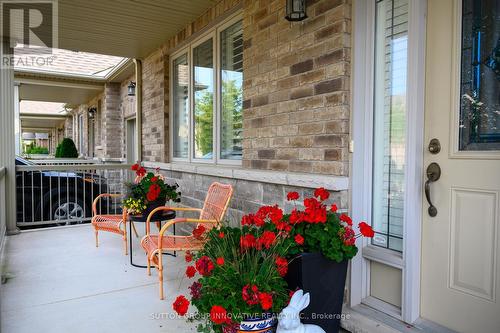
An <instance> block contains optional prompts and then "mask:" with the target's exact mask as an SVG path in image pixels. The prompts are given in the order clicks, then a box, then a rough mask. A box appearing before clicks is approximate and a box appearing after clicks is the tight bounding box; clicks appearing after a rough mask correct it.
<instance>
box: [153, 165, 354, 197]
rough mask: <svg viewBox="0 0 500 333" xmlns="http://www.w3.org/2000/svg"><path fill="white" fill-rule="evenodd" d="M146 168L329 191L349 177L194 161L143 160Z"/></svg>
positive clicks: (341, 186)
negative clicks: (245, 167) (161, 161)
mask: <svg viewBox="0 0 500 333" xmlns="http://www.w3.org/2000/svg"><path fill="white" fill-rule="evenodd" d="M143 164H144V166H146V167H148V168H157V167H158V168H160V169H161V170H166V171H179V172H186V173H194V174H200V175H206V176H214V177H222V178H231V179H242V180H250V181H255V182H260V183H270V184H280V185H289V186H297V187H305V188H316V187H324V188H325V189H327V190H330V191H345V190H347V189H348V186H349V177H344V176H327V175H320V174H311V173H292V172H281V171H265V170H253V169H244V168H241V167H237V166H228V165H224V166H222V165H207V164H196V163H159V162H144V163H143Z"/></svg>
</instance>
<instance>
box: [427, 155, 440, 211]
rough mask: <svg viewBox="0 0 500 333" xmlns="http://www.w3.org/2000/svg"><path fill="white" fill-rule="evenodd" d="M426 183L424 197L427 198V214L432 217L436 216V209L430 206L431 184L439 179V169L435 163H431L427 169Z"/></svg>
mask: <svg viewBox="0 0 500 333" xmlns="http://www.w3.org/2000/svg"><path fill="white" fill-rule="evenodd" d="M426 174H427V181H426V182H425V197H426V198H427V202H428V203H429V208H428V209H427V212H428V213H429V216H430V217H434V216H436V215H437V208H436V207H435V206H434V205H433V204H432V201H431V183H433V182H435V181H437V180H439V178H441V167H440V166H439V164H437V163H434V162H433V163H431V164H429V166H428V167H427V171H426Z"/></svg>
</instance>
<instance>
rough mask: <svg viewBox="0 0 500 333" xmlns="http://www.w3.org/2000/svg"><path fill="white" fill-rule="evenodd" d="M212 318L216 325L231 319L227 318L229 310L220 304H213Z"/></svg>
mask: <svg viewBox="0 0 500 333" xmlns="http://www.w3.org/2000/svg"><path fill="white" fill-rule="evenodd" d="M210 320H212V321H213V322H214V323H215V324H216V325H220V324H224V323H227V322H228V321H229V318H227V311H226V309H224V308H223V307H222V306H220V305H214V306H212V309H211V310H210Z"/></svg>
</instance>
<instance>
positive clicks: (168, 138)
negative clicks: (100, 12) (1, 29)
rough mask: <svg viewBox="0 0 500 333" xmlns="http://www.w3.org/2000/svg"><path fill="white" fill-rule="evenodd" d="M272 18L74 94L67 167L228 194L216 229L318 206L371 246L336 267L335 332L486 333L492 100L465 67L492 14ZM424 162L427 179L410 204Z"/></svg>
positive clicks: (390, 8)
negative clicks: (297, 204)
mask: <svg viewBox="0 0 500 333" xmlns="http://www.w3.org/2000/svg"><path fill="white" fill-rule="evenodd" d="M285 2H286V1H284V0H282V1H281V0H274V1H262V0H260V1H257V0H255V1H251V0H241V1H238V0H223V1H221V2H218V3H217V4H216V5H214V6H213V7H212V8H209V9H208V10H207V11H205V12H204V13H203V14H202V15H201V16H200V17H199V18H197V19H196V20H194V21H193V22H186V24H185V27H184V28H183V29H182V30H181V31H178V33H177V34H175V35H173V36H169V39H168V40H167V41H166V42H165V43H164V44H163V45H161V46H160V47H158V48H157V49H156V50H154V51H153V52H151V53H150V54H148V55H147V56H145V57H143V58H142V59H140V60H136V61H135V62H133V61H132V60H128V59H125V60H123V61H122V62H115V67H114V69H113V70H112V71H110V72H108V73H106V75H103V76H101V77H99V78H98V79H91V78H85V80H84V79H83V78H80V79H81V81H82V82H79V83H78V84H80V85H81V86H82V89H83V88H85V89H88V92H87V97H88V98H86V99H83V100H82V99H80V100H79V102H78V103H73V110H72V111H71V116H72V117H71V118H69V119H67V120H66V122H65V126H64V131H65V135H66V136H69V137H72V138H73V139H74V140H75V143H76V144H77V148H78V149H79V152H80V153H81V154H82V155H83V156H87V157H101V158H118V159H120V158H121V159H123V160H125V161H128V162H135V161H137V160H140V161H143V162H144V163H145V164H146V165H147V166H148V167H159V168H161V169H162V172H164V173H165V174H166V175H167V176H168V177H170V178H172V179H173V180H175V181H176V182H178V183H179V184H180V185H181V188H182V193H183V202H184V203H185V204H187V205H189V206H191V205H201V202H202V200H203V198H204V197H205V192H204V191H205V190H206V189H207V188H208V185H209V184H210V183H211V182H213V181H221V182H226V183H228V182H229V183H232V184H234V186H235V195H234V199H233V201H232V203H231V207H230V209H229V211H228V219H229V220H230V221H231V223H233V224H237V223H238V222H239V220H240V219H241V217H242V215H243V214H245V213H247V212H251V211H255V210H256V209H257V208H258V207H259V206H260V205H264V204H274V203H278V204H280V205H284V206H286V207H287V208H288V209H290V208H291V206H290V205H289V203H287V202H286V193H287V192H288V191H292V190H293V191H295V190H296V191H299V193H301V194H305V193H311V192H312V190H313V188H315V187H320V186H322V187H325V188H327V189H328V190H330V191H332V194H333V201H335V202H336V203H337V204H338V205H339V207H340V208H341V209H342V210H343V211H350V212H351V213H352V215H353V217H354V218H355V219H356V220H367V221H369V222H370V223H371V224H372V226H373V227H374V229H375V231H376V236H375V238H374V239H373V241H372V242H371V243H363V244H362V243H361V241H360V243H359V245H360V246H361V247H362V250H361V252H360V254H359V255H358V256H357V257H356V258H355V259H354V260H353V261H352V265H351V268H350V278H349V282H348V286H347V288H348V292H347V294H346V305H347V306H348V307H346V313H349V315H350V316H351V317H350V319H349V320H345V321H344V322H343V325H344V326H345V327H346V328H347V329H351V330H360V331H366V332H372V331H375V328H374V327H376V326H377V325H379V324H380V323H382V326H380V327H379V328H377V329H376V330H377V332H378V331H379V330H380V331H383V328H381V327H389V326H391V327H393V328H395V329H398V330H401V331H404V330H405V326H406V324H417V325H419V326H421V327H424V328H423V329H424V331H425V330H426V329H430V328H431V327H434V329H436V331H442V330H443V329H444V328H443V327H446V328H448V329H451V330H456V331H460V332H469V331H473V330H475V329H477V328H480V329H482V331H484V332H494V331H496V330H498V327H500V322H499V316H498V315H499V314H500V307H499V304H500V303H499V299H500V295H499V286H500V273H499V267H500V262H499V261H500V256H499V255H498V246H499V245H498V242H499V239H500V225H499V223H500V215H499V214H500V205H499V200H500V199H499V197H500V177H499V174H498V170H500V164H499V160H500V155H499V154H500V150H499V143H500V131H499V128H500V126H499V125H500V117H499V116H498V110H499V109H500V107H499V104H498V91H499V89H500V86H499V82H498V78H496V79H495V74H494V72H493V71H491V72H490V70H489V67H488V66H486V65H482V64H481V63H477V62H475V61H472V60H471V59H472V58H474V57H475V58H477V59H479V60H481V59H483V58H481V56H480V55H479V54H475V53H474V52H476V53H477V52H478V51H477V48H480V50H482V53H481V52H480V53H481V54H484V53H486V55H485V56H484V57H485V58H487V54H489V52H492V50H493V49H494V47H495V45H492V44H491V43H492V42H491V41H493V40H494V41H495V42H496V38H498V36H499V34H500V32H499V25H498V22H499V20H498V18H499V17H500V12H499V9H498V3H497V2H495V1H494V0H487V1H474V0H464V1H458V0H429V1H420V0H419V1H410V0H381V1H362V0H358V1H354V2H353V3H351V1H348V0H347V1H338V0H309V1H306V3H307V16H308V18H307V19H306V20H304V21H301V22H289V21H287V20H285V19H284V16H285ZM480 3H482V6H483V7H482V8H481V6H480ZM495 6H496V7H495ZM482 13H494V14H493V15H492V17H493V18H492V17H490V16H487V17H485V16H484V15H482ZM495 15H496V20H495ZM481 20H483V21H481ZM478 21H479V23H477V22H478ZM462 22H463V24H462ZM474 22H475V23H474ZM478 24H479V26H478ZM478 29H479V30H481V29H483V30H482V32H481V33H482V34H483V35H484V36H487V37H488V38H487V42H484V43H483V44H480V43H479V42H478V41H477V38H480V37H481V36H483V35H481V34H480V35H479V37H478V35H477V31H479V30H478ZM478 43H479V44H478ZM474 50H476V51H474ZM492 59H493V58H492ZM492 61H493V60H492ZM489 66H493V65H491V64H490V65H489ZM135 71H137V73H136V72H135ZM491 73H493V74H491ZM24 75H28V74H24ZM55 76H57V75H55ZM75 76H77V75H75ZM83 81H86V82H87V81H88V82H87V83H85V84H84V83H83ZM131 82H134V83H135V84H136V86H135V95H132V96H130V95H129V94H128V90H129V85H130V83H131ZM483 87H484V88H483ZM495 94H496V95H495ZM466 95H467V96H469V97H468V98H462V97H461V96H466ZM493 95H494V96H493ZM492 96H493V97H495V98H497V100H495V99H494V98H493V97H492ZM478 102H484V103H485V104H486V105H483V104H481V105H479V104H478ZM89 111H90V112H89ZM481 112H483V113H481ZM481 114H487V116H488V117H484V116H479V115H481ZM486 118H487V119H486ZM434 138H435V139H438V140H439V141H440V145H439V149H440V151H439V150H438V146H437V144H434V143H435V142H436V141H433V144H432V145H430V141H431V139H434ZM432 162H437V163H439V164H440V165H441V169H442V172H443V175H442V177H441V178H440V179H439V180H437V181H435V182H433V183H432V184H431V182H429V183H428V184H427V185H429V186H427V189H428V190H429V191H430V192H429V194H428V197H426V196H425V195H424V192H423V184H424V183H425V181H426V180H427V179H428V177H429V178H430V179H431V180H432V179H434V178H432V177H433V175H434V174H432V172H431V171H434V169H431V170H429V172H428V173H426V168H427V167H428V165H430V164H431V163H432ZM427 200H429V203H428V202H427ZM431 202H432V203H433V204H434V205H435V206H436V209H437V215H436V216H435V217H431V216H430V215H434V214H433V211H432V208H431V209H430V210H428V208H429V206H430V205H431V206H432V204H431ZM372 309H376V310H377V311H373V310H372ZM391 318H396V319H397V320H396V321H394V320H393V319H391ZM386 331H387V329H386Z"/></svg>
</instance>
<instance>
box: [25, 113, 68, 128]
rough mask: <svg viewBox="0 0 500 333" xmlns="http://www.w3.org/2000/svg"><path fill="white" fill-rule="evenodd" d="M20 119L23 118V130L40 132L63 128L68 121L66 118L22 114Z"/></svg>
mask: <svg viewBox="0 0 500 333" xmlns="http://www.w3.org/2000/svg"><path fill="white" fill-rule="evenodd" d="M20 118H21V128H22V129H40V130H42V129H43V130H46V129H51V128H57V127H59V126H61V125H62V124H63V123H64V121H65V119H66V117H65V116H48V115H36V114H22V115H21V116H20Z"/></svg>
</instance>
